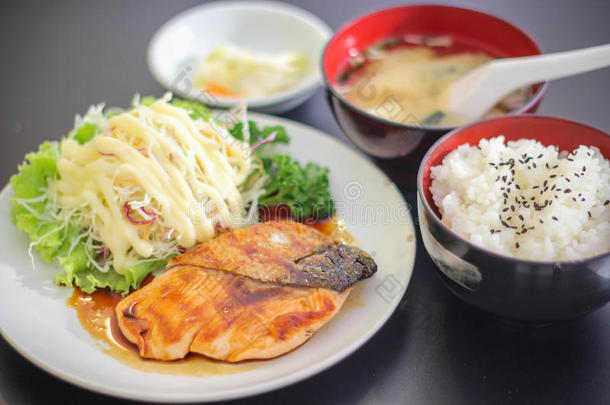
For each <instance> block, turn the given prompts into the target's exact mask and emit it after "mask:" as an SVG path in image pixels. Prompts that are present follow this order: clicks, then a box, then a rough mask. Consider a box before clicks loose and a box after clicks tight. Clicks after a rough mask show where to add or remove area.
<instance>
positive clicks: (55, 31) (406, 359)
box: [0, 0, 610, 405]
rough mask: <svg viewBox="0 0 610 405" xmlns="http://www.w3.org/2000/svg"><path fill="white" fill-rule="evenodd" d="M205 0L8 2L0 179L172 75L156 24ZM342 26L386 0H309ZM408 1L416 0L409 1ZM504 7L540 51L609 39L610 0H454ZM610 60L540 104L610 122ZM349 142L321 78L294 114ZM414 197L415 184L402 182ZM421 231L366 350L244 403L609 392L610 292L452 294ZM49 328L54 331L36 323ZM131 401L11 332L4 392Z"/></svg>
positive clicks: (541, 400) (578, 397) (10, 398)
mask: <svg viewBox="0 0 610 405" xmlns="http://www.w3.org/2000/svg"><path fill="white" fill-rule="evenodd" d="M197 3H199V2H197V1H180V2H169V1H160V0H156V1H135V0H132V1H124V2H123V1H104V2H96V1H73V2H68V1H64V2H31V1H18V2H12V3H9V2H6V1H3V2H2V3H1V4H0V46H1V47H0V50H1V53H0V58H1V63H0V83H1V85H0V134H1V135H0V136H1V142H2V143H1V145H2V147H1V148H0V153H1V157H2V158H1V159H0V184H4V183H6V182H8V179H9V177H10V175H11V174H13V173H14V172H15V171H16V167H17V164H18V163H19V162H21V160H22V158H23V155H24V154H25V153H26V152H28V151H31V150H34V149H35V148H36V147H37V145H38V144H39V143H41V142H42V141H43V140H45V139H59V138H60V137H61V135H62V134H65V133H66V132H67V131H68V130H69V129H70V128H71V126H72V123H73V121H72V120H73V116H74V114H75V113H76V112H83V110H84V109H85V108H86V107H87V106H89V105H90V104H92V103H94V102H98V101H101V100H105V101H106V102H107V104H108V105H128V103H129V102H130V100H131V98H132V96H133V94H134V93H136V92H140V93H141V94H145V95H146V94H153V95H160V94H162V93H163V89H162V88H161V87H160V86H159V85H158V84H157V83H156V82H155V81H154V80H153V78H152V77H151V75H150V73H149V72H148V69H147V66H146V46H147V43H148V40H149V38H150V37H151V35H152V33H153V32H154V31H155V29H156V28H157V27H158V26H159V25H160V24H162V23H163V22H164V21H165V20H167V19H168V18H169V17H171V16H172V15H174V14H176V13H177V12H179V11H181V10H183V9H186V8H188V7H191V6H192V5H195V4H197ZM295 3H297V4H298V5H300V6H301V7H303V8H305V9H307V10H309V11H311V12H313V13H315V14H317V15H318V16H320V17H321V18H322V19H323V20H325V21H326V22H327V23H328V24H329V25H330V26H331V27H332V28H333V29H336V28H338V27H339V26H340V25H341V24H343V23H345V22H347V21H348V20H350V19H352V18H354V17H356V16H358V15H361V14H363V13H366V12H368V11H371V10H373V9H377V8H381V7H383V6H386V5H391V4H396V2H391V1H380V0H377V1H375V2H371V1H367V0H357V1H347V0H345V1H329V0H300V1H295ZM402 3H406V2H402ZM446 3H448V4H456V5H463V6H467V7H473V8H478V9H481V10H484V11H488V12H491V13H493V14H496V15H500V16H502V17H504V18H506V19H508V20H509V21H512V22H514V23H516V24H517V25H518V26H520V27H521V28H523V29H525V30H526V31H529V32H530V33H531V34H532V35H533V36H534V37H535V38H537V39H538V41H539V43H540V45H541V47H542V49H543V51H545V52H553V51H559V50H567V49H572V48H578V47H584V46H590V45H596V44H602V43H608V42H610V25H608V16H610V2H608V1H604V0H599V1H581V2H574V1H553V0H545V1H535V2H534V1H526V0H523V1H500V0H497V1H483V0H480V1H477V0H470V1H450V2H446ZM609 95H610V70H609V69H605V70H602V71H597V72H594V73H588V74H584V75H580V76H577V77H574V78H570V79H564V80H561V81H557V82H554V83H552V84H551V86H550V87H549V90H548V93H547V95H546V97H545V99H544V100H543V103H542V107H541V109H540V111H539V112H540V113H543V114H548V115H557V116H562V117H567V118H570V119H574V120H577V121H582V122H584V123H588V124H591V125H593V126H597V127H599V128H601V129H603V130H606V131H609V130H610V111H609V110H608V105H609V104H608V97H609ZM284 115H285V116H286V117H288V118H291V119H294V120H297V121H302V122H305V123H307V124H309V125H312V126H314V127H317V128H320V129H321V130H323V131H325V132H327V133H329V134H331V135H333V136H336V137H338V138H340V139H342V140H344V141H346V142H347V140H346V138H345V137H344V135H343V134H342V133H341V130H340V129H339V127H338V126H337V125H336V123H335V121H334V120H333V118H332V115H331V113H330V110H329V108H328V105H327V103H326V100H325V99H324V96H323V92H322V90H321V89H320V90H319V91H317V93H316V94H315V95H314V97H312V98H311V99H310V100H309V101H308V102H307V103H305V104H304V105H302V106H300V107H298V108H297V109H296V110H294V111H291V112H289V113H287V114H284ZM402 192H403V194H404V196H405V199H406V200H407V201H408V202H409V203H410V204H411V205H414V203H415V192H414V190H412V189H408V188H404V187H403V188H402ZM433 266H434V264H433V263H432V261H431V260H430V258H429V257H428V255H427V254H426V252H425V251H424V249H423V245H422V243H421V240H418V250H417V259H416V264H415V269H414V273H413V278H412V279H411V283H410V285H409V287H408V289H407V292H406V294H405V296H404V298H403V300H402V302H401V303H400V306H399V308H398V309H397V310H396V312H395V313H394V315H393V316H392V317H391V318H390V320H389V321H388V322H387V324H386V325H385V326H384V327H383V328H382V329H381V330H380V331H379V332H378V333H377V334H376V335H375V336H374V337H373V338H372V339H371V340H370V341H369V342H368V343H366V344H365V345H364V346H363V347H362V348H361V349H360V350H358V351H357V352H356V353H354V354H353V355H352V356H350V357H349V358H347V359H346V360H344V361H342V362H341V363H339V364H337V365H335V366H334V367H332V368H330V369H329V370H327V371H325V372H323V373H321V374H319V375H317V376H315V377H312V378H310V379H308V380H306V381H303V382H301V383H299V384H296V385H293V386H290V387H287V388H284V389H281V390H279V391H276V392H271V393H268V394H263V395H260V396H257V397H253V398H250V399H248V400H242V401H239V402H240V403H241V402H244V403H252V404H254V403H261V404H263V403H264V404H267V403H330V404H334V403H413V404H467V405H472V404H504V403H515V404H570V403H578V404H580V405H585V404H608V403H610V305H607V306H605V307H604V308H602V309H600V310H598V311H596V312H595V313H593V314H591V315H589V316H586V317H584V318H581V319H578V320H575V321H571V322H567V323H563V324H558V325H554V326H549V327H544V328H538V329H525V328H516V327H512V326H508V325H505V324H503V323H501V322H498V321H496V320H494V319H493V318H491V317H489V316H487V315H485V314H482V313H480V312H478V311H476V310H474V309H472V308H470V307H468V306H466V305H465V304H463V303H461V302H460V301H458V300H457V299H456V298H454V297H453V296H452V295H451V294H450V293H449V292H448V291H447V290H445V288H444V287H443V286H442V285H441V284H440V282H439V280H438V279H437V278H436V275H435V274H434V269H433ZM38 333H40V335H41V339H44V331H38ZM60 401H61V402H65V403H74V402H76V401H82V402H83V403H87V404H101V403H127V401H123V400H118V399H113V398H110V397H106V396H102V395H98V394H95V393H92V392H88V391H85V390H82V389H80V388H77V387H75V386H72V385H70V384H68V383H65V382H63V381H61V380H59V379H56V378H55V377H52V376H50V375H48V374H46V373H45V372H43V371H41V370H39V369H38V368H37V367H35V366H33V365H32V364H30V363H29V362H28V361H26V360H25V359H24V358H22V357H21V356H20V355H19V354H17V353H16V352H15V351H14V350H13V349H12V348H11V347H10V346H9V345H8V344H7V343H6V342H5V341H4V340H3V339H1V338H0V403H2V402H6V403H9V404H25V403H55V402H60Z"/></svg>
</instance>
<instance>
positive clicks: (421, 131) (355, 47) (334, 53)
mask: <svg viewBox="0 0 610 405" xmlns="http://www.w3.org/2000/svg"><path fill="white" fill-rule="evenodd" d="M406 35H446V36H450V37H451V38H453V39H454V40H455V43H456V44H457V43H459V44H460V46H461V47H462V48H466V49H469V50H478V51H482V52H485V53H487V54H489V55H490V56H492V57H515V56H528V55H538V54H540V53H541V52H540V49H539V48H538V45H537V44H536V42H535V41H534V40H533V39H532V38H531V37H530V36H529V35H528V34H526V33H525V32H523V31H522V30H520V29H518V28H517V27H515V26H514V25H512V24H510V23H508V22H506V21H504V20H502V19H500V18H498V17H494V16H491V15H489V14H485V13H482V12H479V11H474V10H468V9H464V8H457V7H448V6H433V5H427V6H426V5H420V6H402V7H394V8H389V9H385V10H381V11H377V12H374V13H372V14H368V15H365V16H363V17H360V18H358V19H356V20H354V21H352V22H350V23H348V24H347V25H346V26H344V27H343V28H341V29H340V30H339V31H338V32H337V33H336V34H335V35H334V36H333V37H332V38H331V39H330V41H329V42H328V44H327V45H326V48H325V50H324V53H323V56H322V75H323V79H324V84H325V87H326V93H327V98H328V101H329V104H330V107H331V109H332V111H333V114H334V116H335V119H336V120H337V122H338V123H339V126H340V127H341V128H342V130H343V131H344V132H345V134H346V135H347V136H348V137H349V138H350V140H351V141H352V142H353V143H354V144H355V145H356V146H357V147H358V148H360V149H361V150H362V151H364V152H366V153H367V154H369V155H371V156H374V157H376V158H381V159H396V160H397V161H399V162H400V163H401V166H402V170H403V171H405V170H406V171H407V172H408V171H410V172H411V175H412V176H411V177H412V179H413V182H412V183H413V184H414V179H415V173H417V167H418V166H419V162H420V160H421V158H422V157H423V155H424V153H425V152H426V150H428V148H429V147H430V145H432V144H433V143H434V141H436V140H437V139H438V138H439V137H441V136H442V135H444V134H446V133H447V132H449V131H450V130H452V129H454V128H443V127H434V126H423V125H416V124H415V123H414V122H413V121H409V122H403V123H399V122H395V121H390V120H386V119H383V118H379V117H377V116H375V115H373V114H371V113H369V112H367V111H364V110H362V109H360V108H358V107H356V106H354V105H353V104H351V103H350V102H349V101H347V100H346V98H345V97H343V96H342V95H341V93H340V92H339V91H338V90H337V85H338V75H340V73H341V72H342V71H343V69H345V67H346V66H347V65H348V64H349V61H350V60H352V59H353V57H354V56H356V55H358V54H361V53H362V52H364V51H365V50H366V49H367V48H369V47H370V46H372V45H374V44H377V43H379V42H380V41H383V40H385V39H388V38H403V37H405V36H406ZM459 50H460V49H459V47H458V48H457V49H456V51H459ZM545 88H546V83H542V84H538V85H535V86H534V87H533V89H532V90H533V96H532V98H531V99H530V100H529V102H527V103H526V104H525V105H524V106H523V107H521V108H519V109H518V110H515V111H513V113H514V114H519V113H524V112H535V111H536V109H537V108H538V104H539V103H540V100H541V98H542V95H543V93H544V91H545ZM405 175H407V176H408V175H409V173H405Z"/></svg>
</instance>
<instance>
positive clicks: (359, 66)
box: [338, 37, 531, 127]
mask: <svg viewBox="0 0 610 405" xmlns="http://www.w3.org/2000/svg"><path fill="white" fill-rule="evenodd" d="M427 38H430V37H427ZM434 38H436V39H432V40H430V39H429V40H421V41H419V43H417V44H414V43H413V42H414V41H412V40H411V41H405V40H401V41H399V40H387V41H384V42H381V43H379V44H377V45H375V46H373V47H371V48H369V49H367V51H366V52H364V54H362V55H359V56H357V57H356V58H354V59H353V60H351V61H350V63H349V66H348V68H347V69H344V70H343V72H342V73H341V75H340V77H339V78H338V82H339V83H341V84H340V85H339V86H340V88H339V89H340V90H341V91H342V93H344V96H345V98H346V99H347V100H348V101H349V102H350V103H352V104H354V105H355V106H357V107H359V108H361V109H363V110H366V111H368V112H369V113H371V114H373V115H376V116H378V117H380V118H384V119H387V120H391V121H396V122H400V123H404V124H409V125H416V126H439V127H454V126H459V125H463V124H465V123H467V122H468V119H466V118H465V117H461V116H459V115H457V114H455V113H452V112H451V111H447V109H446V108H445V106H446V97H445V93H446V92H445V90H447V89H448V88H449V87H450V86H451V85H452V84H453V83H454V82H456V81H457V80H459V79H460V78H461V77H462V76H464V75H465V74H467V73H468V72H470V71H471V70H474V69H476V68H477V67H479V66H481V65H483V64H485V63H487V62H489V61H491V60H493V59H494V58H493V57H491V56H490V55H488V54H486V53H483V52H480V51H477V50H472V49H467V48H466V47H464V46H459V45H457V46H456V44H454V43H453V41H451V39H450V38H448V37H434ZM530 96H531V95H530V89H529V88H524V89H520V90H518V91H516V92H514V93H513V94H511V95H509V96H508V97H506V98H505V99H504V100H502V101H501V102H500V103H499V104H498V105H496V106H495V107H494V108H492V109H491V110H490V111H489V112H488V113H487V114H485V116H486V117H487V116H494V115H500V114H506V113H508V112H510V111H511V110H513V109H515V108H519V107H521V106H523V105H524V104H525V103H526V102H527V100H528V99H529V97H530Z"/></svg>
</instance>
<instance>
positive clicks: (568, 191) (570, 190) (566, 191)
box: [563, 188, 572, 194]
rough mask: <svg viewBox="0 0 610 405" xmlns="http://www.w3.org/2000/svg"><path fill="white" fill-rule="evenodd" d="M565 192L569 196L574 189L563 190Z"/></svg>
mask: <svg viewBox="0 0 610 405" xmlns="http://www.w3.org/2000/svg"><path fill="white" fill-rule="evenodd" d="M563 192H564V193H565V194H569V193H571V192H572V189H571V188H566V189H565V190H563Z"/></svg>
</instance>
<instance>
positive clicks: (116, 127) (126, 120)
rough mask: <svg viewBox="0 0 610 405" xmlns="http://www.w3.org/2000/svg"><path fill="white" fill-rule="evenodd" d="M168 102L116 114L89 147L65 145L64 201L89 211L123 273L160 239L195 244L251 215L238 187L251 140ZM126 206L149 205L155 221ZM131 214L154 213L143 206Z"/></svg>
mask: <svg viewBox="0 0 610 405" xmlns="http://www.w3.org/2000/svg"><path fill="white" fill-rule="evenodd" d="M167 101H168V99H167V98H163V99H159V100H157V101H156V102H154V103H153V104H151V105H150V106H144V105H138V106H136V107H134V108H133V109H132V110H130V111H127V112H124V113H121V114H119V115H116V116H114V117H112V118H110V119H109V120H108V121H107V123H106V126H105V127H104V128H102V133H100V134H98V135H97V136H95V137H94V138H93V139H92V140H91V141H89V142H88V143H86V144H84V145H80V144H78V143H77V142H76V141H75V140H73V139H71V138H66V139H64V140H63V141H62V142H61V157H60V158H59V159H58V162H57V168H58V171H59V175H60V178H59V179H58V180H57V182H56V191H57V193H58V196H59V199H58V202H59V204H60V205H61V206H64V207H67V208H78V209H79V210H81V211H86V212H87V213H88V214H90V217H91V221H90V222H91V225H90V226H91V227H92V228H93V232H94V233H95V234H96V236H97V237H98V238H99V239H100V240H101V241H102V242H103V243H104V245H105V246H106V247H107V248H108V249H109V250H110V252H111V255H112V260H113V266H114V269H115V270H116V271H117V272H119V273H123V272H124V271H125V269H127V268H129V267H131V266H133V265H134V264H135V263H137V262H138V260H139V259H141V258H148V257H150V256H151V255H153V254H154V253H155V242H157V241H159V240H161V239H162V238H165V239H167V238H168V235H169V237H170V238H171V239H172V240H175V242H176V243H177V244H178V245H179V246H181V247H184V248H189V247H191V246H193V245H194V244H195V243H197V242H203V241H206V240H208V239H211V238H212V237H213V236H214V235H215V233H216V232H217V229H216V226H217V224H220V226H222V227H223V228H224V227H229V228H238V227H241V226H245V225H247V223H248V221H249V220H250V218H248V216H247V213H246V209H245V203H246V202H245V201H244V199H243V198H242V195H241V193H240V190H239V188H238V186H239V185H240V184H241V183H243V182H244V181H245V180H246V178H247V176H248V174H249V173H250V171H251V169H252V166H251V160H250V155H249V146H248V144H247V143H244V142H240V141H237V140H235V139H234V138H233V137H231V135H230V134H229V133H228V131H227V130H226V129H225V128H224V127H222V126H219V125H216V124H214V122H212V121H210V122H206V121H204V120H201V119H198V120H193V119H191V118H190V117H189V115H188V113H187V112H186V111H185V110H183V109H181V108H178V107H175V106H173V105H171V104H169V103H168V102H167ZM125 204H129V205H130V207H144V206H145V209H146V212H150V213H155V215H156V220H155V221H154V222H153V223H152V224H147V225H142V224H134V223H132V222H130V221H129V219H128V218H127V217H126V215H125V212H124V209H125V208H124V206H125ZM83 205H84V208H83ZM130 212H131V213H132V215H140V217H138V218H144V219H146V218H148V217H147V214H146V213H145V212H144V211H138V209H132V210H131V211H130ZM164 242H167V241H166V240H165V241H164Z"/></svg>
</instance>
